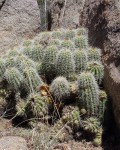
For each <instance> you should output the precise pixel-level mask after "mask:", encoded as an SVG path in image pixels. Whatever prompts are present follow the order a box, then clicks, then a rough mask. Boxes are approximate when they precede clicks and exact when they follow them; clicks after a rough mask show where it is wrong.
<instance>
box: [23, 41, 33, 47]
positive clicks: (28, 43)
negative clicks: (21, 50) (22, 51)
mask: <svg viewBox="0 0 120 150" xmlns="http://www.w3.org/2000/svg"><path fill="white" fill-rule="evenodd" d="M31 44H32V40H25V41H24V42H23V46H24V47H29V46H31Z"/></svg>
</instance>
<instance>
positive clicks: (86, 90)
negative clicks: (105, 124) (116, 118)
mask: <svg viewBox="0 0 120 150" xmlns="http://www.w3.org/2000/svg"><path fill="white" fill-rule="evenodd" d="M77 84H78V92H79V103H80V107H81V108H84V109H85V110H86V111H87V113H86V114H87V115H88V116H96V115H97V113H98V106H99V90H98V85H97V83H96V81H95V78H94V76H93V75H92V74H91V73H89V72H83V73H81V74H80V75H79V77H78V80H77Z"/></svg>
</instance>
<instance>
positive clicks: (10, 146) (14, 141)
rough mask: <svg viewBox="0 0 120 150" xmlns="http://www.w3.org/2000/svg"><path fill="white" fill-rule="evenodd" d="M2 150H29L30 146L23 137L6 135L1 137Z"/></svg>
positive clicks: (0, 148)
mask: <svg viewBox="0 0 120 150" xmlns="http://www.w3.org/2000/svg"><path fill="white" fill-rule="evenodd" d="M0 150H28V147H27V142H26V140H25V139H24V138H22V137H17V136H5V137H2V138H1V139H0Z"/></svg>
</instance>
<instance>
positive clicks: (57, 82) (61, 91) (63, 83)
mask: <svg viewBox="0 0 120 150" xmlns="http://www.w3.org/2000/svg"><path fill="white" fill-rule="evenodd" d="M50 92H51V94H52V95H53V96H54V98H55V100H56V101H63V100H64V99H65V98H67V97H68V96H69V95H70V85H69V82H68V81H67V80H66V78H64V77H57V78H56V79H54V80H53V82H52V84H51V85H50Z"/></svg>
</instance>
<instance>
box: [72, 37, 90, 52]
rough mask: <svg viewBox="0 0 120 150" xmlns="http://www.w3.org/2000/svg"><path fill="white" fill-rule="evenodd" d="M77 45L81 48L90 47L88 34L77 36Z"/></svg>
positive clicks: (75, 40)
mask: <svg viewBox="0 0 120 150" xmlns="http://www.w3.org/2000/svg"><path fill="white" fill-rule="evenodd" d="M74 42H75V47H76V48H79V49H85V50H86V51H87V49H88V39H87V37H86V36H77V37H75V39H74Z"/></svg>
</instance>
